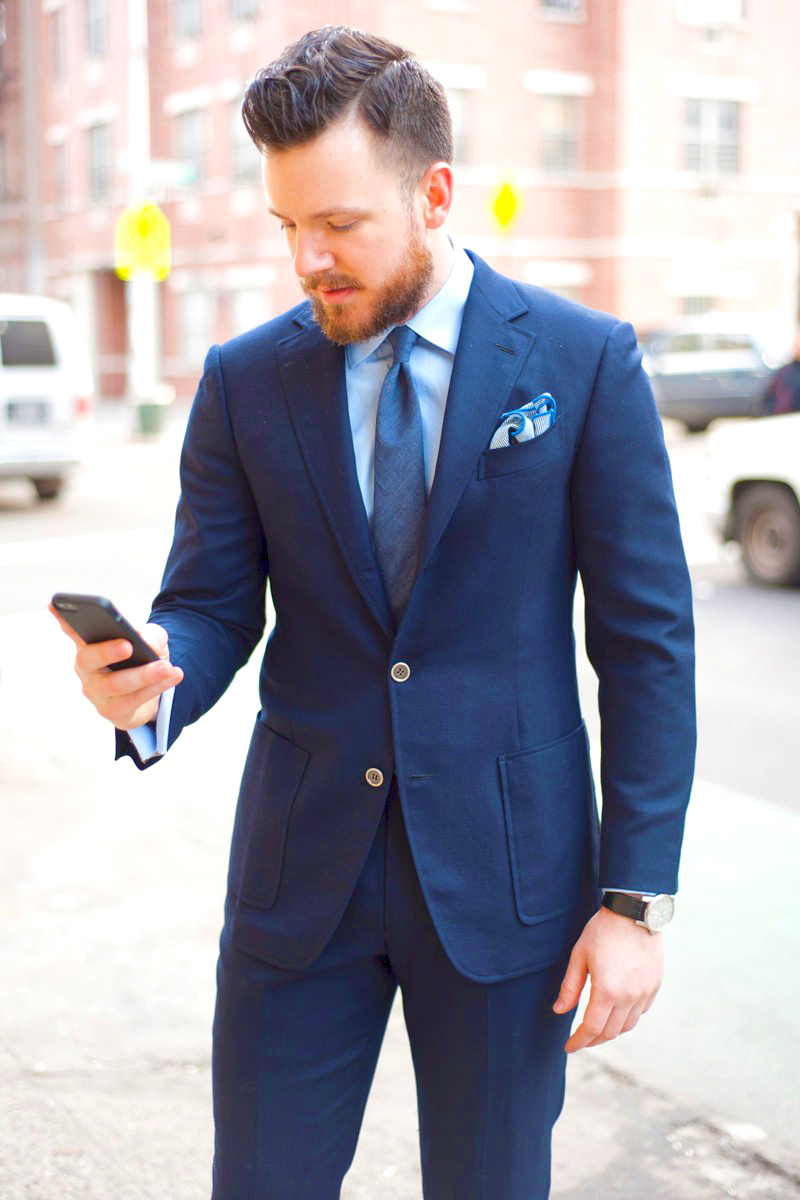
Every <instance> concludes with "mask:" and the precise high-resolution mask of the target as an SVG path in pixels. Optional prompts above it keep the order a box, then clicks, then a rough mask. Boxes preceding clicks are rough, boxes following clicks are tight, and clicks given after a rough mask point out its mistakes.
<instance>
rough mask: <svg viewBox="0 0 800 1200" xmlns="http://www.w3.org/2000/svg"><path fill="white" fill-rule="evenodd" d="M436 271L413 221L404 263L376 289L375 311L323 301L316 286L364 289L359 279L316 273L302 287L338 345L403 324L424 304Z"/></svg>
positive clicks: (322, 326)
mask: <svg viewBox="0 0 800 1200" xmlns="http://www.w3.org/2000/svg"><path fill="white" fill-rule="evenodd" d="M433 271H434V262H433V255H432V254H431V252H430V250H429V248H428V244H427V242H426V241H425V239H424V237H423V236H422V234H421V233H420V232H419V230H418V229H416V228H415V227H414V226H413V225H412V224H410V225H409V238H408V242H407V244H406V246H405V248H404V251H403V260H402V264H401V266H399V267H398V268H397V270H396V271H395V273H394V275H392V276H391V278H389V279H388V280H387V281H386V283H384V284H383V286H382V287H381V288H380V290H379V291H378V292H377V295H376V298H375V302H374V304H373V307H372V311H371V312H370V313H368V314H367V315H366V316H361V317H358V316H356V315H355V314H354V313H351V312H350V309H349V306H348V304H324V303H323V302H322V300H320V299H319V297H318V296H315V295H314V294H313V289H314V288H318V287H320V286H321V285H324V286H325V287H326V288H346V287H352V288H357V289H358V290H359V291H361V290H363V288H362V285H361V284H360V283H359V282H358V280H357V279H351V278H348V277H346V276H344V275H314V276H311V277H309V278H308V279H304V280H303V281H302V282H301V285H300V286H301V287H302V289H303V291H304V292H305V293H306V295H307V296H308V299H309V300H310V302H311V313H312V316H313V318H314V320H315V321H316V322H317V324H318V325H319V327H320V329H321V330H322V332H323V333H324V334H325V337H326V338H328V340H329V341H331V342H334V343H335V344H336V345H337V346H346V345H347V344H348V343H349V342H364V341H367V339H368V338H372V337H376V336H377V335H378V334H379V333H382V332H383V330H384V329H388V328H389V327H390V326H392V325H401V324H403V322H404V321H407V320H408V319H409V317H413V315H414V313H415V312H417V311H418V309H419V308H420V307H421V306H422V300H423V298H424V296H425V292H426V290H427V287H428V284H429V283H430V281H431V278H432V276H433Z"/></svg>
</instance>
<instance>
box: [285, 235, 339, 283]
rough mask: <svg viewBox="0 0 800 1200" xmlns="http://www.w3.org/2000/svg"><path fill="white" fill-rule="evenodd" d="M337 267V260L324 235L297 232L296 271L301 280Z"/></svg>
mask: <svg viewBox="0 0 800 1200" xmlns="http://www.w3.org/2000/svg"><path fill="white" fill-rule="evenodd" d="M335 266H336V258H335V257H334V255H333V254H332V253H331V251H330V249H329V248H328V246H327V244H326V239H325V237H324V235H320V233H318V232H309V233H301V232H300V231H299V230H295V235H294V270H295V274H296V275H297V276H298V277H299V278H300V279H304V278H307V277H308V276H310V275H321V274H322V273H323V272H324V271H330V270H331V269H332V268H333V267H335Z"/></svg>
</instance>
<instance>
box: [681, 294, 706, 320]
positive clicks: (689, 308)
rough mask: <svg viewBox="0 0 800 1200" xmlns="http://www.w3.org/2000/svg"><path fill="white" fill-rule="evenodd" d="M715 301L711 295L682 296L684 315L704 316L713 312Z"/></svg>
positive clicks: (682, 314)
mask: <svg viewBox="0 0 800 1200" xmlns="http://www.w3.org/2000/svg"><path fill="white" fill-rule="evenodd" d="M712 305H713V301H712V299H711V297H710V296H681V316H682V317H702V315H703V313H707V312H711V308H712Z"/></svg>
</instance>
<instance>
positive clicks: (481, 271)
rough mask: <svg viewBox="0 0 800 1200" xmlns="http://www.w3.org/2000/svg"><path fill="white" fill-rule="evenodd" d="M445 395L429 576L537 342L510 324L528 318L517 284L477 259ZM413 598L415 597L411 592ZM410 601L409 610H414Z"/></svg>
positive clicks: (425, 555)
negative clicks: (438, 546) (438, 548)
mask: <svg viewBox="0 0 800 1200" xmlns="http://www.w3.org/2000/svg"><path fill="white" fill-rule="evenodd" d="M468 253H469V256H470V258H471V259H472V260H473V262H474V265H475V274H474V275H473V279H472V285H471V287H470V290H469V295H468V296H467V303H466V305H465V307H464V317H463V320H462V322H461V332H460V334H459V338H458V344H457V346H456V353H455V360H454V363H453V374H452V377H451V380H450V389H449V391H448V393H447V404H446V406H445V413H444V423H443V425H442V437H441V442H440V444H439V453H438V456H437V459H436V472H435V474H434V478H433V484H432V485H431V492H430V496H429V497H428V511H427V518H426V522H425V528H424V530H423V534H422V545H421V548H420V554H419V559H418V563H417V580H419V577H420V575H421V573H422V572H423V571H424V569H425V567H426V565H427V563H428V560H429V559H430V557H431V555H432V553H433V551H434V549H435V548H436V544H437V542H438V541H439V538H440V537H441V536H442V533H443V532H444V530H445V528H446V526H447V522H448V521H449V520H450V517H451V516H452V514H453V510H454V508H455V506H456V504H457V503H458V501H459V499H460V497H461V493H462V492H463V491H464V488H465V487H466V485H467V481H468V479H469V478H470V476H471V475H472V473H473V472H474V470H475V467H476V464H477V462H478V459H479V457H480V455H481V454H482V452H483V451H484V450H485V449H486V447H487V446H488V445H489V442H490V440H491V437H492V434H493V433H494V430H495V428H496V426H497V424H498V423H499V421H500V415H501V413H502V412H503V411H504V410H505V406H506V401H507V400H508V396H509V393H510V391H511V389H512V387H513V386H514V383H515V381H516V379H517V376H518V375H519V373H520V371H521V370H522V367H523V364H524V363H525V360H526V358H527V357H528V354H529V352H530V349H531V346H532V345H533V343H534V341H535V338H536V335H535V334H533V333H531V332H530V331H528V330H526V329H521V328H519V327H517V326H515V325H513V324H512V318H513V317H515V316H520V315H521V314H522V313H525V312H527V311H528V309H527V306H526V305H525V303H524V302H523V300H522V298H521V297H520V294H519V292H518V291H517V290H516V288H515V287H514V285H513V284H512V283H511V281H510V280H509V279H506V278H505V276H503V275H499V274H498V273H497V272H496V271H493V270H492V269H491V267H489V266H488V264H487V263H485V262H484V261H483V259H482V258H479V257H478V256H477V255H476V254H473V253H471V252H469V251H468ZM412 595H413V592H412ZM410 603H411V601H410V599H409V606H410Z"/></svg>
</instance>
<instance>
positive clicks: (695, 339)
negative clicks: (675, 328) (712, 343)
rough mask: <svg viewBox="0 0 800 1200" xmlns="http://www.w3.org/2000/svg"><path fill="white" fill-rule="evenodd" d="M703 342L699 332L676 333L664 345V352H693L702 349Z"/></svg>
mask: <svg viewBox="0 0 800 1200" xmlns="http://www.w3.org/2000/svg"><path fill="white" fill-rule="evenodd" d="M702 348H703V344H702V339H701V337H700V334H699V333H676V334H675V335H674V336H673V337H671V338H670V339H669V341H668V342H667V344H666V346H665V347H664V353H665V354H695V353H697V351H698V350H702Z"/></svg>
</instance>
